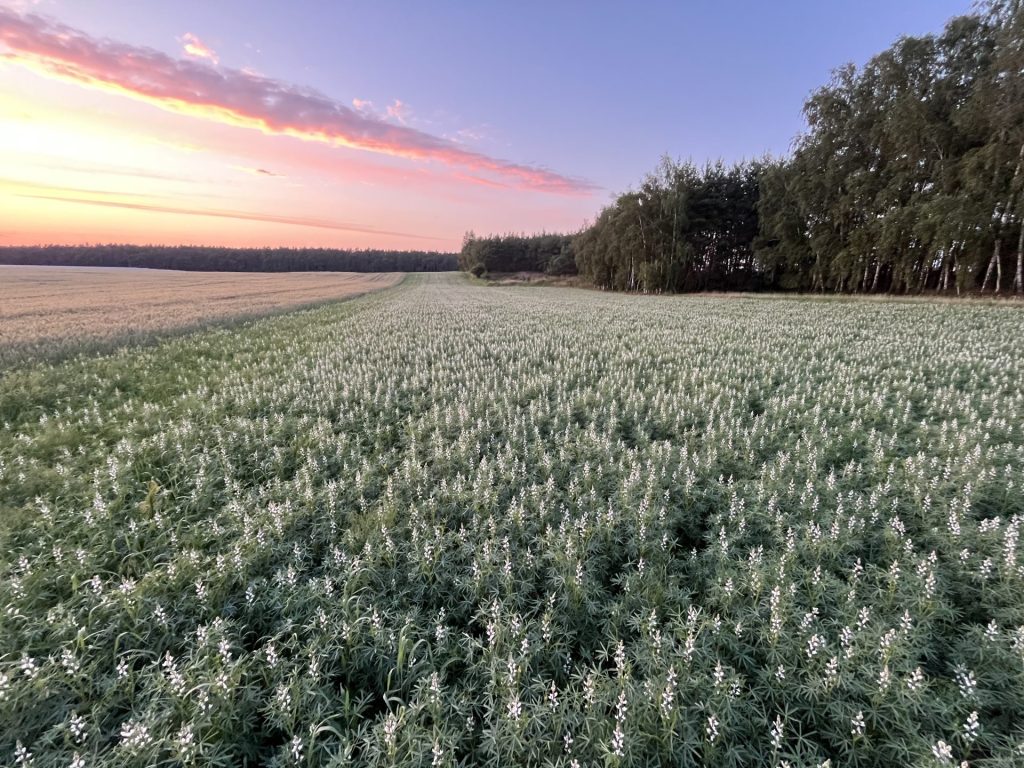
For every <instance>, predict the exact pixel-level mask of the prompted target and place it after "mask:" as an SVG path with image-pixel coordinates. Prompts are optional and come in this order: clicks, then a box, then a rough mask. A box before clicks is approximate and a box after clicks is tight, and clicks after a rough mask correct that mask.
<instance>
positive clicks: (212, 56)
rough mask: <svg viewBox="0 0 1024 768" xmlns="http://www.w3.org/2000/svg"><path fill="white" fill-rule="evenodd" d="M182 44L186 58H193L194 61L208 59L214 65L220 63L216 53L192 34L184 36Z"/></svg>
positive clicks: (187, 33) (188, 33)
mask: <svg viewBox="0 0 1024 768" xmlns="http://www.w3.org/2000/svg"><path fill="white" fill-rule="evenodd" d="M181 42H182V45H183V46H184V50H185V55H186V56H191V57H192V58H194V59H206V60H207V61H210V62H212V63H214V64H216V63H217V62H218V59H217V54H216V52H215V51H214V50H213V49H212V48H210V47H209V46H208V45H206V44H205V43H204V42H203V41H202V40H200V39H199V38H198V37H196V36H195V35H193V34H192V33H191V32H186V33H185V34H184V35H182V37H181Z"/></svg>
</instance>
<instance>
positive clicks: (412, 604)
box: [0, 275, 1024, 768]
mask: <svg viewBox="0 0 1024 768" xmlns="http://www.w3.org/2000/svg"><path fill="white" fill-rule="evenodd" d="M1020 329H1021V323H1020V316H1019V313H1018V312H1016V311H1015V310H1012V309H1009V308H1005V307H983V306H978V305H956V304H945V305H938V306H934V305H933V306H929V305H923V304H896V303H888V302H863V303H860V302H857V303H850V302H843V303H840V302H831V301H789V300H779V299H772V300H764V299H758V300H723V299H709V298H666V297H624V296H619V295H614V294H601V293H597V292H584V291H571V290H563V289H555V288H551V289H545V290H543V291H536V290H526V289H497V288H488V287H479V286H476V285H473V284H472V283H471V282H470V281H469V280H467V279H463V278H458V277H453V276H434V275H431V276H415V277H413V278H411V279H410V280H407V281H406V282H405V283H404V284H403V285H402V286H400V287H398V288H396V289H392V290H390V291H386V292H383V293H380V294H374V295H370V296H367V297H364V298H361V299H358V300H355V301H352V302H347V303H344V304H340V305H336V306H330V307H323V308H319V309H315V310H310V311H305V312H300V313H295V314H293V315H288V316H283V317H278V318H272V319H266V320H261V321H258V322H253V323H251V324H248V325H246V326H244V327H241V328H235V329H231V330H218V331H208V332H203V333H200V334H196V335H192V336H189V337H184V338H180V339H172V340H168V341H164V342H162V343H160V344H159V345H156V346H152V347H149V348H145V349H141V350H140V349H133V350H126V351H123V352H115V353H112V354H107V355H103V356H98V357H95V358H92V359H86V358H78V359H75V360H71V361H66V362H64V363H61V364H59V365H55V364H43V363H40V364H38V365H36V366H35V367H34V368H31V369H26V370H22V371H18V372H12V373H9V374H6V375H4V377H3V378H0V406H2V411H0V608H2V610H0V723H2V727H0V763H3V764H16V763H19V762H20V763H22V764H27V763H28V761H30V760H31V761H32V763H31V764H33V765H35V766H62V767H63V766H68V765H89V766H136V765H138V766H142V765H146V766H149V765H167V766H170V765H214V766H216V765H223V766H235V765H282V766H283V765H346V764H359V765H373V766H376V765H381V766H383V765H444V766H448V765H478V764H487V765H495V766H497V765H527V764H529V765H552V766H565V767H566V768H569V767H570V766H574V765H577V764H578V765H602V764H608V765H621V766H627V765H657V764H661V765H706V766H782V765H785V764H788V765H791V766H820V765H822V764H824V763H825V761H828V760H831V764H832V765H833V766H839V765H842V766H880V765H900V766H903V765H915V766H929V767H931V766H935V767H936V768H937V767H938V766H952V765H954V764H956V763H958V762H959V761H960V760H966V761H968V762H969V764H970V765H971V766H977V767H978V768H986V767H989V768H994V767H995V766H1011V765H1019V764H1021V760H1022V759H1024V751H1022V750H1024V729H1022V723H1024V603H1022V601H1021V598H1020V596H1021V594H1022V588H1024V583H1022V582H1024V563H1022V561H1021V557H1020V553H1019V533H1020V526H1021V521H1022V518H1024V494H1022V493H1021V487H1022V484H1024V428H1022V425H1024V389H1022V382H1024V334H1021V333H1020ZM76 761H80V762H76ZM954 761H956V762H954Z"/></svg>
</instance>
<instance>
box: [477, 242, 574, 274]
mask: <svg viewBox="0 0 1024 768" xmlns="http://www.w3.org/2000/svg"><path fill="white" fill-rule="evenodd" d="M459 269H461V270H463V271H464V272H469V273H471V274H473V275H475V276H476V277H480V276H482V275H486V274H491V273H503V272H504V273H508V272H544V273H546V274H549V275H574V274H576V260H575V258H574V256H573V251H572V236H571V235H549V234H540V235H532V236H529V237H528V236H526V235H491V236H490V237H477V236H476V235H475V234H474V233H472V232H467V233H466V235H465V237H464V238H463V240H462V250H461V251H460V252H459Z"/></svg>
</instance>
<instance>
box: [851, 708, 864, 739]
mask: <svg viewBox="0 0 1024 768" xmlns="http://www.w3.org/2000/svg"><path fill="white" fill-rule="evenodd" d="M850 725H851V726H852V728H851V729H850V733H852V734H853V735H854V736H863V735H864V713H863V712H857V714H856V715H855V716H854V718H853V719H852V720H851V721H850Z"/></svg>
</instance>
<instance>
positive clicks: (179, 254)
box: [0, 244, 458, 272]
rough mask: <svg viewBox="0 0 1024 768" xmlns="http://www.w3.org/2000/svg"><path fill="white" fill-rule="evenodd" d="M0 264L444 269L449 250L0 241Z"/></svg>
mask: <svg viewBox="0 0 1024 768" xmlns="http://www.w3.org/2000/svg"><path fill="white" fill-rule="evenodd" d="M0 264H37V265H41V266H64V267H146V268H149V269H182V270H188V271H192V272H210V271H213V272H449V271H454V270H456V269H458V260H457V259H456V256H455V254H453V253H440V252H437V251H390V250H384V249H379V248H375V249H364V250H345V249H340V248H211V247H205V246H192V245H178V246H166V245H116V244H111V245H95V246H92V245H40V246H28V245H26V246H21V245H19V246H0Z"/></svg>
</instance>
